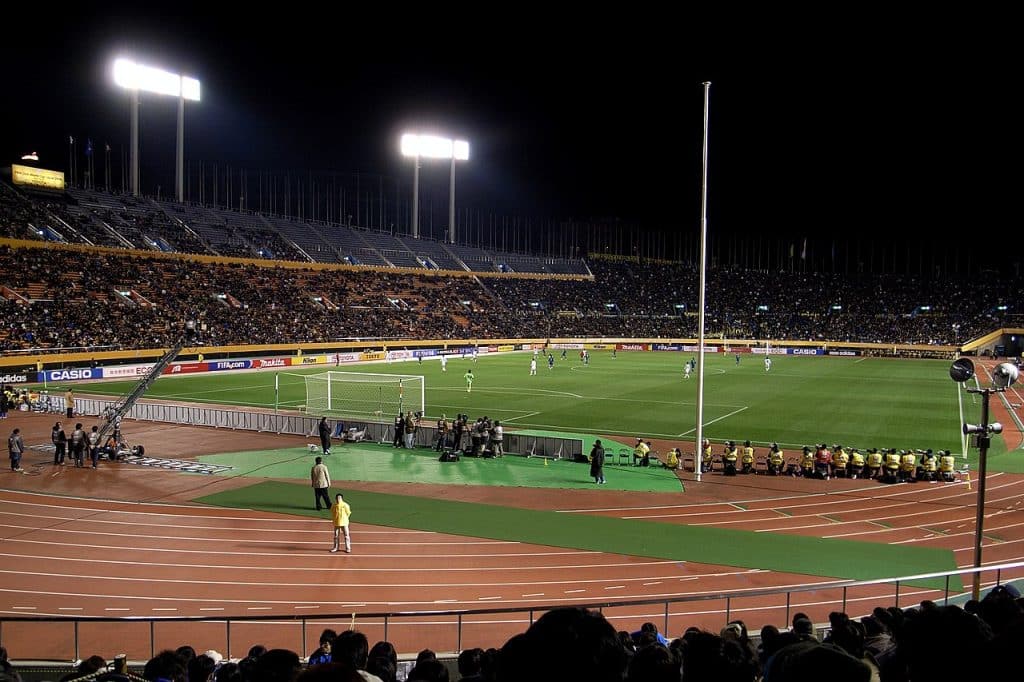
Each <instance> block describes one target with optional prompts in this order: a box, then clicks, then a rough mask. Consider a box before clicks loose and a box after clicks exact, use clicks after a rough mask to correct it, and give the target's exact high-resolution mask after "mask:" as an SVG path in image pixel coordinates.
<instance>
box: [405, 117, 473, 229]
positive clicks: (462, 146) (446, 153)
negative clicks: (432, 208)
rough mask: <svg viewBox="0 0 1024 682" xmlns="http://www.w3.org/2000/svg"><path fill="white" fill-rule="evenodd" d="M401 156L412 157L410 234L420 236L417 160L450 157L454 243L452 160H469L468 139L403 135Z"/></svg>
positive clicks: (452, 215)
mask: <svg viewBox="0 0 1024 682" xmlns="http://www.w3.org/2000/svg"><path fill="white" fill-rule="evenodd" d="M401 148H402V155H403V156H411V157H413V175H412V236H413V239H419V236H420V228H419V204H420V159H421V158H428V159H451V176H450V180H449V184H448V241H449V242H452V243H454V242H455V162H456V161H468V160H469V142H466V141H465V140H452V139H449V138H447V137H439V136H437V135H419V134H416V133H405V134H404V135H402V140H401Z"/></svg>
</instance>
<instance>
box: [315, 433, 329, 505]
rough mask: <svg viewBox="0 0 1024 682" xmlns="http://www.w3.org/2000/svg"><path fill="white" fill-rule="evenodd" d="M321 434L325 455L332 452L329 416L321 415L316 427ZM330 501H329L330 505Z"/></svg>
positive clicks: (321, 444)
mask: <svg viewBox="0 0 1024 682" xmlns="http://www.w3.org/2000/svg"><path fill="white" fill-rule="evenodd" d="M316 429H317V432H318V433H319V434H320V449H321V450H323V452H324V454H325V455H329V454H331V425H330V424H328V423H327V417H320V423H319V424H318V425H317V427H316ZM329 504H330V502H329V501H328V505H329Z"/></svg>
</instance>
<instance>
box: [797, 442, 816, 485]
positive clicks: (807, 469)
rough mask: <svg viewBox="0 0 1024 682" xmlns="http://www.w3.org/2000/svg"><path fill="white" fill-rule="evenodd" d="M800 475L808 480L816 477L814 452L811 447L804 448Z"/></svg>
mask: <svg viewBox="0 0 1024 682" xmlns="http://www.w3.org/2000/svg"><path fill="white" fill-rule="evenodd" d="M800 474H801V475H802V476H804V477H806V478H810V477H811V476H813V475H814V451H813V450H811V447H810V446H809V445H805V446H804V452H803V456H802V457H801V458H800Z"/></svg>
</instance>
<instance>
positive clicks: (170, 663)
mask: <svg viewBox="0 0 1024 682" xmlns="http://www.w3.org/2000/svg"><path fill="white" fill-rule="evenodd" d="M142 676H143V677H145V678H146V679H147V680H149V681H150V682H156V681H157V680H160V679H163V680H170V682H186V680H187V678H186V673H185V659H183V658H182V657H181V655H179V654H178V653H177V652H176V651H171V650H170V649H167V650H164V651H161V652H160V653H158V654H157V655H156V656H154V657H153V658H151V659H149V661H147V662H146V667H145V668H143V669H142Z"/></svg>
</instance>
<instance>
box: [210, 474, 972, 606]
mask: <svg viewBox="0 0 1024 682" xmlns="http://www.w3.org/2000/svg"><path fill="white" fill-rule="evenodd" d="M581 466H582V465H581ZM332 495H333V491H332ZM311 497H312V493H311V492H310V489H309V486H308V485H300V484H295V483H283V482H278V481H265V482H262V483H257V484H255V485H251V486H247V487H244V488H239V489H236V490H230V491H226V492H222V493H216V494H214V495H208V496H205V497H200V498H198V499H196V500H195V501H196V502H200V503H205V504H210V505H215V506H221V507H232V508H249V509H259V510H264V511H270V512H278V513H284V514H298V515H303V516H311V517H317V518H324V523H325V535H324V537H325V538H326V537H327V536H328V533H327V517H326V516H325V514H326V512H317V511H315V510H314V509H313V508H312V507H311V506H310V505H311V504H312V502H311V499H310V498H311ZM345 499H346V501H348V502H349V504H351V505H352V511H353V514H352V518H353V520H354V521H356V522H357V523H365V524H371V525H377V526H388V527H395V528H406V529H415V530H424V531H433V532H440V533H449V534H453V535H463V536H470V537H479V538H490V539H495V540H507V541H514V542H527V543H531V544H538V545H548V546H553V547H566V548H572V549H582V550H592V551H599V552H606V553H613V554H625V555H631V556H643V557H651V558H659V559H669V560H675V561H692V562H700V563H706V564H716V565H723V566H737V567H743V568H760V569H769V570H773V571H782V572H787V573H798V574H803V575H814V576H825V577H830V578H848V579H855V580H869V579H875V578H887V577H895V576H900V575H913V574H918V573H929V572H937V571H944V570H952V569H955V568H956V563H955V561H954V558H953V553H952V552H950V551H948V550H941V549H932V548H927V547H910V546H907V545H900V546H895V545H885V544H876V543H866V542H853V541H849V540H838V539H823V538H813V537H806V536H801V535H786V534H781V533H754V532H751V531H741V530H731V529H721V528H710V527H703V526H684V525H678V524H669V523H658V522H651V521H636V520H626V519H616V518H608V517H603V516H591V515H587V514H575V513H573V514H568V513H559V512H550V511H535V510H527V509H515V508H511V507H500V506H495V505H484V504H473V503H469V502H452V501H447V500H439V499H429V498H423V497H412V496H407V495H390V494H383V493H371V492H365V491H358V490H351V491H347V492H346V493H345ZM356 542H357V543H358V536H357V538H356ZM917 584H922V585H927V586H929V587H933V588H942V587H944V586H945V581H944V580H933V581H922V582H921V583H917ZM950 587H951V589H954V590H960V589H962V586H961V585H960V584H959V580H952V581H951V585H950Z"/></svg>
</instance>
